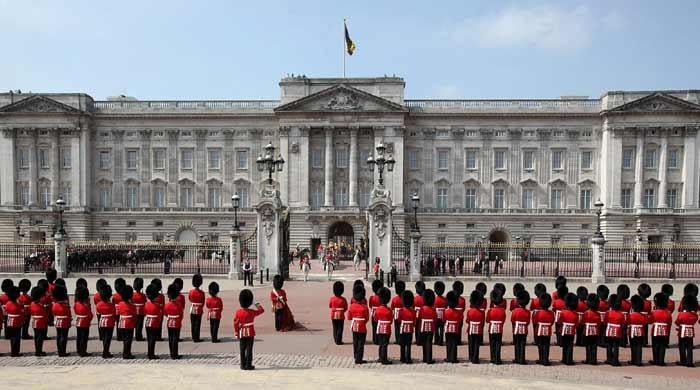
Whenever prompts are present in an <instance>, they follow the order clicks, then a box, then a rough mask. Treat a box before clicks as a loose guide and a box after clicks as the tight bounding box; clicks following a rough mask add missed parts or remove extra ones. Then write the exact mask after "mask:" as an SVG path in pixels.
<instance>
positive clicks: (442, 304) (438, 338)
mask: <svg viewBox="0 0 700 390" xmlns="http://www.w3.org/2000/svg"><path fill="white" fill-rule="evenodd" d="M433 290H434V291H435V315H436V316H437V317H436V320H435V344H436V345H444V340H445V309H447V300H445V297H444V296H443V294H444V293H445V283H443V282H442V281H439V280H438V281H436V282H435V284H434V285H433ZM460 322H461V321H460Z"/></svg>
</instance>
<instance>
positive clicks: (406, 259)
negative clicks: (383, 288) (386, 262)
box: [391, 226, 411, 276]
mask: <svg viewBox="0 0 700 390" xmlns="http://www.w3.org/2000/svg"><path fill="white" fill-rule="evenodd" d="M392 229H393V230H392V235H391V263H392V264H393V266H394V267H396V273H397V274H398V275H403V276H405V275H408V273H409V272H410V270H411V264H410V261H411V242H410V241H409V240H406V239H405V238H403V237H401V235H399V233H398V231H397V230H396V229H395V228H394V227H393V226H392Z"/></svg>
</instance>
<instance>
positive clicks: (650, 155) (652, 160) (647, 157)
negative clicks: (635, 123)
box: [644, 149, 657, 169]
mask: <svg viewBox="0 0 700 390" xmlns="http://www.w3.org/2000/svg"><path fill="white" fill-rule="evenodd" d="M656 160H657V153H656V149H646V150H645V151H644V169H656V166H657V163H656ZM650 164H651V165H650Z"/></svg>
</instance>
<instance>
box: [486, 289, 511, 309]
mask: <svg viewBox="0 0 700 390" xmlns="http://www.w3.org/2000/svg"><path fill="white" fill-rule="evenodd" d="M493 289H494V290H498V292H500V293H501V300H500V301H498V304H497V303H495V302H490V303H489V308H492V307H500V308H501V309H503V310H506V309H508V302H506V299H505V296H506V292H507V291H508V290H506V285H505V284H503V283H495V284H494V285H493Z"/></svg>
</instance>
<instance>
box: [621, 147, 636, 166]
mask: <svg viewBox="0 0 700 390" xmlns="http://www.w3.org/2000/svg"><path fill="white" fill-rule="evenodd" d="M633 152H634V151H633V150H632V149H625V150H623V151H622V167H623V168H625V169H631V168H632V154H633Z"/></svg>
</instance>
